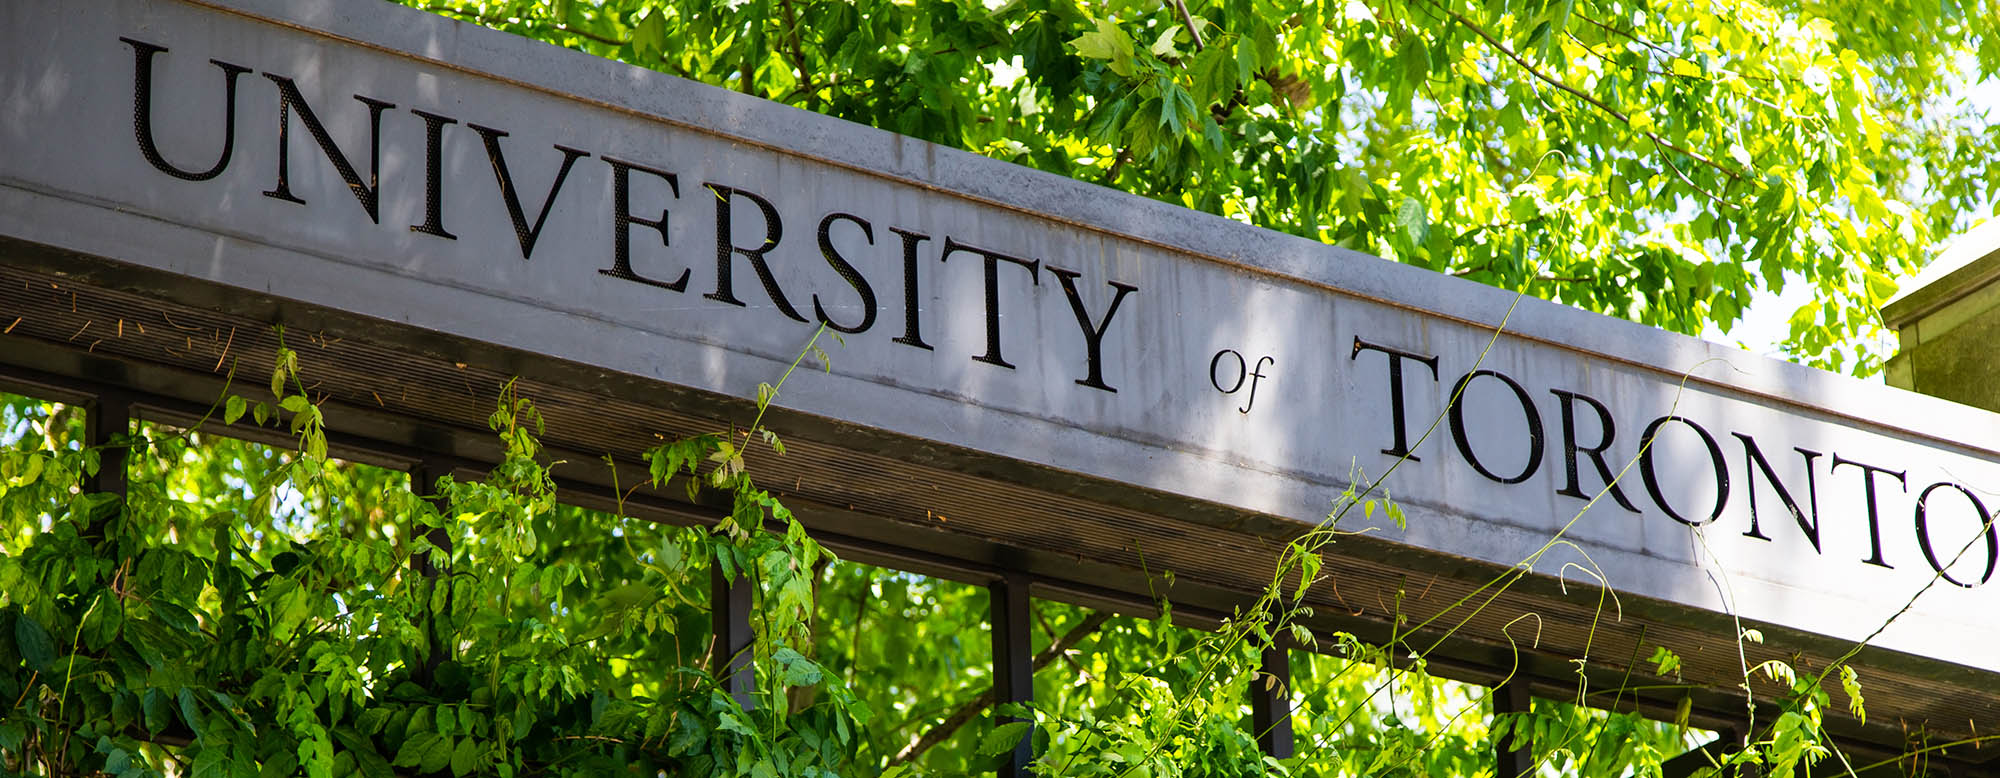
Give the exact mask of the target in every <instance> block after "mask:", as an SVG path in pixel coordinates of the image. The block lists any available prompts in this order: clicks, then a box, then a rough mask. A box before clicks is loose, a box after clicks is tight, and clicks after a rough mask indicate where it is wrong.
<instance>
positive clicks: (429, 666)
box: [410, 459, 451, 686]
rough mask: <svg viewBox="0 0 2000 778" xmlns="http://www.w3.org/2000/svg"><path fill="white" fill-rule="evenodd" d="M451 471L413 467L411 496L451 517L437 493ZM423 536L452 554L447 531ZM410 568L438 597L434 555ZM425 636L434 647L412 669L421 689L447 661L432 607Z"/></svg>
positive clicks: (415, 558) (425, 463)
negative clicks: (439, 481) (432, 561)
mask: <svg viewBox="0 0 2000 778" xmlns="http://www.w3.org/2000/svg"><path fill="white" fill-rule="evenodd" d="M449 472H451V466H450V465H448V464H444V463H442V462H438V461H435V460H429V459H426V460H422V461H420V462H418V463H417V464H416V466H414V467H412V468H410V491H411V493H413V494H415V495H417V496H418V497H421V498H423V499H424V500H425V501H427V502H429V503H431V504H432V505H435V506H437V511H438V515H440V516H450V515H451V505H450V503H449V502H448V501H447V500H446V499H445V497H444V496H443V495H440V494H438V490H437V479H438V477H439V476H442V475H444V474H446V473H449ZM419 529H420V528H417V527H413V528H412V530H413V531H412V532H411V537H412V538H415V537H417V536H418V535H419V534H420V533H419V532H418V531H417V530H419ZM421 534H422V536H423V537H424V538H425V539H426V540H429V541H430V543H431V545H433V546H437V547H438V548H440V549H443V550H444V551H445V553H447V554H449V553H450V552H451V536H450V535H448V534H446V533H445V531H444V529H443V528H441V527H432V528H430V530H429V531H428V532H422V533H421ZM410 569H411V570H414V571H416V572H417V574H418V575H421V576H423V577H424V587H425V590H426V591H427V592H429V595H430V596H431V597H436V596H437V586H438V568H437V566H436V565H433V564H431V558H430V555H429V554H425V553H420V554H413V555H411V557H410ZM447 586H449V584H447ZM445 591H446V594H445V596H446V597H449V596H451V595H450V589H449V588H447V589H446V590H445ZM424 636H425V638H426V639H427V642H428V643H429V644H430V647H429V648H428V649H427V650H426V651H425V652H424V656H423V658H422V659H421V660H420V661H418V662H417V666H416V667H413V668H411V671H412V672H411V675H412V676H414V678H413V680H415V681H416V683H417V684H418V685H420V686H428V685H430V682H431V678H432V676H433V674H434V673H436V672H437V668H438V665H440V664H443V663H444V660H445V642H446V641H445V639H444V636H443V635H440V634H438V626H437V612H436V611H434V610H431V609H430V608H425V609H424Z"/></svg>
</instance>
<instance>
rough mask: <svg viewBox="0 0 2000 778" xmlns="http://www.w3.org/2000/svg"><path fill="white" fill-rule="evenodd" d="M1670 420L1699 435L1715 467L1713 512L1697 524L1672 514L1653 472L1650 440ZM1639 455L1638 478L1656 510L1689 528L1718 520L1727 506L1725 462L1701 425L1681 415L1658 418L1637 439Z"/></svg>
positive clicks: (1727, 492)
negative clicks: (1642, 480)
mask: <svg viewBox="0 0 2000 778" xmlns="http://www.w3.org/2000/svg"><path fill="white" fill-rule="evenodd" d="M1670 421H1677V422H1680V423H1682V424H1686V425H1687V426H1688V428H1689V429H1692V430H1694V431H1695V434H1697V435H1700V436H1701V442H1702V444H1703V445H1705V446H1708V458H1709V460H1710V461H1711V462H1713V463H1714V464H1715V510H1712V511H1709V512H1708V518H1706V519H1702V520H1701V521H1688V520H1687V519H1685V518H1682V517H1681V515H1680V514H1679V513H1675V512H1674V508H1673V506H1671V505H1668V504H1667V496H1666V495H1664V494H1661V493H1660V479H1659V476H1658V474H1657V473H1655V472H1654V471H1653V439H1654V438H1655V437H1656V436H1658V435H1659V434H1660V428H1661V427H1664V426H1666V425H1667V422H1670ZM1639 452H1640V453H1639V475H1640V477H1642V478H1644V479H1645V481H1646V492H1647V493H1649V494H1651V495H1653V504H1654V505H1658V506H1660V510H1663V511H1666V512H1667V517H1668V518H1671V519H1673V520H1674V521H1678V522H1680V523H1682V524H1686V525H1688V526H1690V527H1699V526H1701V525H1703V524H1707V523H1709V522H1712V521H1715V520H1716V519H1719V518H1722V507H1723V506H1725V505H1728V504H1729V463H1728V462H1726V461H1724V460H1723V458H1722V447H1721V446H1718V445H1716V443H1715V436H1713V435H1710V434H1708V430H1705V429H1702V428H1701V425H1699V424H1696V423H1694V422H1692V421H1689V420H1688V419H1687V417H1685V416H1661V417H1660V418H1657V419H1654V420H1653V423H1651V424H1648V425H1646V434H1644V435H1642V436H1640V438H1639Z"/></svg>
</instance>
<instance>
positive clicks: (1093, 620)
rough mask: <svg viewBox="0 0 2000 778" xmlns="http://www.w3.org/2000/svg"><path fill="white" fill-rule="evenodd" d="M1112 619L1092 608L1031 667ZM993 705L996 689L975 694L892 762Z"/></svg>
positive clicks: (941, 739)
mask: <svg viewBox="0 0 2000 778" xmlns="http://www.w3.org/2000/svg"><path fill="white" fill-rule="evenodd" d="M1110 620H1111V614H1109V613H1106V612H1104V611H1092V612H1091V614H1090V616H1089V617H1087V618H1085V619H1084V620H1083V623H1081V624H1078V625H1076V626H1074V627H1071V628H1070V630H1069V631H1068V632H1065V633H1063V636H1062V638H1061V639H1060V640H1057V641H1056V642H1054V643H1051V644H1049V647H1048V648H1045V649H1042V652H1041V653H1039V654H1036V655H1035V661H1034V663H1033V665H1032V667H1033V668H1034V669H1036V670H1040V669H1042V668H1043V667H1046V666H1048V664H1049V663H1050V662H1054V661H1056V658H1057V657H1060V656H1062V655H1063V654H1064V652H1067V651H1069V650H1070V649H1071V648H1074V647H1075V646H1076V644H1078V643H1081V642H1083V639H1084V638H1087V637H1090V634H1091V633H1093V632H1096V631H1097V628H1098V627H1102V626H1104V622H1107V621H1110ZM990 707H993V690H992V689H987V690H986V691H984V692H981V693H980V694H979V696H977V697H974V698H972V700H971V701H970V702H967V703H965V704H964V705H962V706H959V709H958V710H956V711H953V712H952V714H951V715H949V716H946V717H945V719H944V721H942V722H939V723H938V725H937V726H935V727H932V728H931V731H929V732H925V733H924V736H923V737H920V738H917V740H916V742H913V743H911V744H909V745H907V746H904V747H903V750H901V751H898V752H896V756H895V757H894V758H892V759H890V760H889V765H890V766H891V767H893V766H895V765H899V764H906V763H908V762H910V761H912V760H915V759H916V758H917V757H919V756H922V755H923V753H924V752H925V751H929V750H930V749H931V748H932V747H933V746H936V745H937V744H939V743H943V742H944V741H946V740H949V739H951V736H952V735H953V734H955V733H957V732H958V730H959V729H960V728H961V727H964V726H965V725H966V724H967V723H970V722H971V721H972V719H973V718H974V717H977V716H978V715H979V714H980V712H981V711H984V710H986V709H987V708H990Z"/></svg>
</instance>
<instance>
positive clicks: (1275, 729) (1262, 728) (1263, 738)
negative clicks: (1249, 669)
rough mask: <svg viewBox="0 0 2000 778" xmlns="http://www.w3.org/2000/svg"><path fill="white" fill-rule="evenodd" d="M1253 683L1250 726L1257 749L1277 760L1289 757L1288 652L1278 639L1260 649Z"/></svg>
mask: <svg viewBox="0 0 2000 778" xmlns="http://www.w3.org/2000/svg"><path fill="white" fill-rule="evenodd" d="M1257 669H1258V674H1257V678H1256V680H1254V681H1252V682H1251V684H1250V726H1251V727H1253V728H1255V730H1256V733H1257V747H1258V748H1260V749H1263V751H1264V753H1265V754H1267V755H1270V756H1271V757H1273V758H1277V759H1290V758H1291V757H1292V701H1291V698H1290V694H1291V686H1292V652H1291V649H1290V647H1288V646H1286V645H1285V639H1284V638H1283V637H1279V638H1277V639H1276V640H1274V641H1272V644H1271V645H1270V646H1268V647H1266V648H1265V649H1264V658H1263V661H1262V662H1261V663H1259V665H1258V668H1257Z"/></svg>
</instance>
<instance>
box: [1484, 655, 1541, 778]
mask: <svg viewBox="0 0 2000 778" xmlns="http://www.w3.org/2000/svg"><path fill="white" fill-rule="evenodd" d="M1490 696H1491V697H1492V699H1493V716H1494V717H1495V718H1496V719H1497V718H1498V717H1500V716H1504V715H1507V714H1510V713H1521V714H1525V713H1527V712H1528V708H1529V705H1530V704H1531V703H1530V702H1529V699H1528V685H1527V684H1526V683H1525V682H1523V681H1522V680H1521V679H1519V678H1515V679H1513V680H1510V681H1508V682H1506V683H1503V684H1500V685H1499V686H1495V687H1493V693H1492V695H1490ZM1527 740H1528V739H1527V738H1525V737H1520V736H1519V735H1517V734H1516V733H1515V732H1513V731H1511V728H1510V731H1509V732H1508V733H1507V737H1504V738H1494V739H1493V759H1494V770H1493V775H1494V778H1519V777H1520V776H1524V775H1530V774H1532V773H1533V772H1534V769H1535V751H1534V749H1533V747H1532V744H1530V743H1528V742H1527ZM1509 743H1519V744H1520V747H1519V748H1515V749H1511V750H1510V749H1508V748H1507V744H1509Z"/></svg>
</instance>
